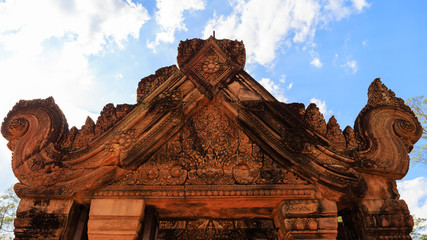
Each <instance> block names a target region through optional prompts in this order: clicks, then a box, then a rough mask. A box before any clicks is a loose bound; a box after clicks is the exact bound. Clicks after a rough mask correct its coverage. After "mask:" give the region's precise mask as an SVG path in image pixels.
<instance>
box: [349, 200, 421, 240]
mask: <svg viewBox="0 0 427 240" xmlns="http://www.w3.org/2000/svg"><path fill="white" fill-rule="evenodd" d="M359 211H360V215H359V216H360V217H361V219H359V221H360V222H358V223H357V225H359V232H361V233H362V236H361V239H366V240H374V239H375V240H376V239H384V240H385V239H399V240H400V239H411V237H410V235H409V233H410V232H411V231H412V227H413V225H414V221H413V219H412V216H411V215H410V213H409V210H408V206H407V205H406V203H405V201H403V200H398V199H367V200H362V202H361V203H360V204H359Z"/></svg>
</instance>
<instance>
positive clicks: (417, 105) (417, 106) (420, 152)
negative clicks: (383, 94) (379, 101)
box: [406, 96, 427, 164]
mask: <svg viewBox="0 0 427 240" xmlns="http://www.w3.org/2000/svg"><path fill="white" fill-rule="evenodd" d="M406 104H408V106H409V107H411V109H412V111H414V113H415V115H416V116H417V118H418V121H420V123H421V126H422V127H423V135H422V137H421V139H420V141H419V142H418V143H417V144H416V145H415V147H414V150H412V152H411V162H412V163H418V162H420V163H425V164H427V97H426V98H424V96H418V97H412V98H410V99H408V100H406Z"/></svg>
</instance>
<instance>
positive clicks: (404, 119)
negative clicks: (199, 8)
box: [1, 37, 422, 239]
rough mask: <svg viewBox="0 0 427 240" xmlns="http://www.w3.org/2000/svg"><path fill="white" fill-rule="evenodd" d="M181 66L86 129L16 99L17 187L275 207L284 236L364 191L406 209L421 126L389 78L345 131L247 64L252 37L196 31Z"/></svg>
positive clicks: (12, 124) (167, 214)
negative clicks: (287, 97) (267, 84)
mask: <svg viewBox="0 0 427 240" xmlns="http://www.w3.org/2000/svg"><path fill="white" fill-rule="evenodd" d="M177 62H178V65H179V66H178V67H177V66H170V67H165V68H161V69H159V70H157V71H156V73H155V74H153V75H150V76H148V77H146V78H143V79H142V80H141V82H140V83H139V85H138V89H137V103H136V104H133V105H132V104H123V105H116V106H114V105H113V104H108V105H106V106H105V107H104V109H103V110H102V112H101V114H100V116H99V118H98V120H97V121H96V122H95V121H93V120H92V119H90V118H88V119H87V120H86V123H85V125H84V126H82V127H81V129H77V128H76V127H73V128H71V129H69V128H68V125H67V121H66V118H65V116H64V115H63V113H62V112H61V110H60V108H59V107H58V106H57V105H56V104H55V102H54V100H53V98H48V99H44V100H40V99H38V100H30V101H25V100H21V101H20V102H19V103H17V104H16V105H15V107H14V108H13V109H12V110H11V111H10V112H9V114H8V115H7V117H6V118H5V120H4V122H3V124H2V128H1V131H2V134H3V136H4V137H5V138H6V139H7V140H8V141H9V143H8V147H9V148H10V150H11V151H12V152H13V153H14V154H13V156H12V168H13V171H14V173H15V176H16V177H17V178H18V180H19V183H18V184H17V185H16V186H15V191H16V192H17V194H18V196H20V197H21V198H32V197H39V198H48V199H50V198H55V199H68V200H70V199H72V200H73V201H76V202H78V203H79V204H89V203H90V202H93V201H94V199H108V198H131V199H144V201H145V203H146V204H148V205H153V206H155V207H156V209H157V211H158V213H159V214H160V216H162V217H164V218H180V217H181V218H182V217H187V218H195V217H205V218H221V219H223V218H269V217H271V216H272V214H273V212H274V211H275V213H274V214H273V215H274V216H276V217H278V218H279V219H283V218H291V219H292V221H291V222H287V223H286V224H284V225H281V224H278V225H279V226H280V229H281V230H280V231H281V233H280V234H284V232H286V231H288V230H289V229H294V230H295V229H299V230H301V231H302V230H308V229H310V231H311V230H313V231H314V230H316V229H320V228H322V226H323V225H322V224H324V223H322V221H323V220H318V219H317V220H313V219H314V218H307V216H306V217H304V216H302V215H301V216H300V215H298V214H303V213H304V214H305V211H308V213H310V214H311V213H314V212H316V211H318V210H316V209H330V210H331V209H332V210H331V211H332V212H333V211H335V213H330V212H327V213H325V212H323V213H325V214H326V215H322V216H323V217H325V216H326V218H328V219H329V220H328V221H332V220H331V219H334V216H335V220H334V221H336V214H337V208H338V211H341V212H343V214H344V213H347V212H346V211H350V210H349V209H351V208H352V207H355V206H356V205H357V204H360V201H359V200H360V199H363V198H368V199H371V198H372V197H374V198H376V197H379V198H380V199H381V201H380V202H381V204H380V205H381V206H386V205H387V204H395V205H396V206H397V205H399V204H400V203H398V194H397V190H396V187H395V183H394V181H395V180H396V179H400V178H402V177H403V176H404V175H405V174H406V172H407V170H408V166H409V157H408V153H409V152H410V151H411V149H412V146H413V144H414V143H415V142H417V141H418V139H419V138H420V136H421V134H422V128H421V126H420V124H419V122H418V120H417V119H416V117H415V116H414V114H413V113H412V111H411V110H410V109H409V107H407V106H406V105H405V104H404V102H403V100H402V99H400V98H397V97H395V95H394V93H393V92H392V91H391V90H388V89H387V88H386V87H385V86H384V85H383V84H382V83H381V81H380V80H379V79H376V80H374V81H373V83H372V84H371V86H370V87H369V90H368V103H367V105H366V106H365V107H364V108H363V109H362V111H361V112H360V114H359V116H358V117H357V119H356V121H355V126H354V129H353V128H351V127H349V126H347V127H346V128H345V129H344V130H343V131H342V130H341V129H340V126H339V125H338V123H337V121H336V120H335V118H333V117H332V118H331V119H329V121H328V122H327V123H326V121H325V119H324V118H323V115H322V114H321V113H320V112H319V109H318V108H317V107H316V106H315V105H314V104H310V105H309V106H308V107H307V108H305V106H304V105H303V104H297V103H293V104H286V103H281V102H279V101H277V100H276V99H275V98H274V97H273V96H272V95H271V94H270V93H268V92H267V91H266V90H265V89H264V88H263V87H262V86H261V85H260V84H259V83H258V82H257V81H256V80H254V79H253V78H252V77H251V76H250V75H249V74H248V73H246V72H245V71H244V69H243V68H244V64H245V49H244V46H243V43H242V42H239V41H231V40H217V39H215V38H213V37H211V38H209V39H207V40H201V39H192V40H187V41H184V42H181V43H180V46H179V48H178V57H177ZM369 185H375V186H377V187H376V188H370V187H369ZM384 194H386V195H387V194H388V195H387V196H385V195H384ZM396 196H397V198H396ZM383 199H389V200H390V201H385V200H384V201H383ZM281 201H284V202H286V201H287V202H286V204H288V205H289V206H288V205H286V204H285V203H283V202H282V203H281ZM329 201H332V202H334V204H335V205H334V206H333V207H331V205H330V202H329ZM131 202H132V201H131ZM279 203H281V204H284V205H283V206H284V207H283V209H282V208H281V209H279V210H277V209H278V208H277V206H278V204H279ZM364 204H365V203H364ZM366 204H367V205H366V206H368V205H369V204H368V203H366ZM313 206H315V207H313ZM369 206H373V205H369ZM387 206H388V205H387ZM399 206H400V205H399ZM402 206H403V205H402ZM405 206H406V205H405ZM293 207H295V209H299V210H298V211H297V210H293ZM230 209H231V210H230ZM274 209H275V210H274ZM334 209H335V210H334ZM399 209H400V208H399ZM94 211H95V210H94ZM292 211H296V212H292ZM319 211H320V210H319ZM322 211H323V210H322ZM327 211H329V210H327ZM361 211H362V210H361ZM363 211H365V210H363ZM366 211H367V210H366ZM369 211H370V210H369ZM396 211H397V210H396ZM405 211H406V210H404V207H402V208H401V209H400V210H399V211H398V212H399V214H401V215H399V216H405V218H406V216H407V213H406V212H405ZM350 212H351V211H350ZM323 213H322V214H323ZM316 214H320V213H318V212H316ZM331 214H332V215H331ZM334 214H335V215H334ZM372 214H373V215H372V216H374V215H375V214H377V213H376V212H375V213H374V212H373V213H372ZM393 214H397V213H393ZM405 214H406V215H405ZM319 216H321V214H320V215H319ZM390 216H391V215H390ZM375 217H377V215H375ZM350 218H351V217H350ZM350 218H349V219H350ZM325 221H326V220H325ZM208 223H209V224H213V222H212V221H210V220H209V221H208ZM222 223H225V222H222ZM222 223H221V224H222ZM218 224H219V223H218ZM282 228H283V229H282ZM286 229H287V230H286ZM270 230H271V229H270ZM270 230H269V231H270ZM299 230H298V231H299ZM407 230H408V229H406V228H405V231H407ZM295 231H296V230H295ZM334 231H335V232H334ZM397 232H399V231H397ZM397 232H396V234H397ZM280 234H279V235H280ZM325 234H326V235H328V234H331V236H333V235H334V234H335V235H336V229H335V230H333V231H332V232H330V233H329V232H328V233H325ZM326 235H325V236H326ZM328 236H329V235H328ZM283 239H285V238H283Z"/></svg>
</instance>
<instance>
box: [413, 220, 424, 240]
mask: <svg viewBox="0 0 427 240" xmlns="http://www.w3.org/2000/svg"><path fill="white" fill-rule="evenodd" d="M426 230H427V219H426V218H416V217H414V229H413V230H412V232H411V237H412V239H414V240H427V234H422V233H420V232H422V231H426Z"/></svg>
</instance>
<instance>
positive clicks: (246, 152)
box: [108, 104, 307, 185]
mask: <svg viewBox="0 0 427 240" xmlns="http://www.w3.org/2000/svg"><path fill="white" fill-rule="evenodd" d="M115 141H116V140H115ZM117 141H119V142H120V141H122V142H123V143H124V142H127V141H128V140H125V139H124V138H123V139H122V138H121V139H120V140H117ZM117 141H116V142H117ZM116 145H117V143H114V144H113V145H111V144H110V145H108V146H109V147H110V148H111V150H112V151H114V149H116V148H114V147H116ZM117 149H119V147H118V146H117ZM289 183H298V184H307V182H306V181H305V180H302V179H301V178H299V177H298V176H296V175H295V174H294V173H292V172H291V171H289V170H286V169H284V168H283V167H280V166H279V165H278V164H277V163H275V162H274V161H273V160H272V159H271V158H270V157H269V156H267V155H265V154H264V153H263V152H262V151H261V149H260V148H259V147H258V146H257V145H256V144H254V143H253V142H252V141H251V140H250V139H249V138H248V136H246V134H244V133H243V132H242V131H241V130H239V129H238V128H237V127H236V126H235V124H234V123H232V122H231V121H230V120H229V119H228V118H227V117H226V116H225V115H224V114H223V113H222V111H221V109H220V108H218V107H216V106H215V105H214V104H212V105H208V106H207V107H205V108H204V109H202V110H201V111H200V112H199V113H198V114H197V115H195V116H194V117H193V118H192V119H191V120H190V121H188V123H187V124H186V125H185V126H184V127H183V129H182V130H181V132H180V133H179V134H177V136H175V137H174V138H173V139H172V140H170V141H169V142H168V143H167V144H165V145H164V146H163V147H162V148H161V149H160V150H159V151H158V152H157V153H155V154H154V155H153V156H152V157H151V159H150V160H148V161H147V162H146V163H144V164H143V165H142V166H141V167H139V168H138V169H137V170H136V171H129V173H128V174H127V175H126V177H125V178H124V179H123V180H121V181H120V184H122V185H123V184H124V185H180V184H208V185H212V184H214V185H223V184H226V185H228V184H243V185H247V184H289Z"/></svg>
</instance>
